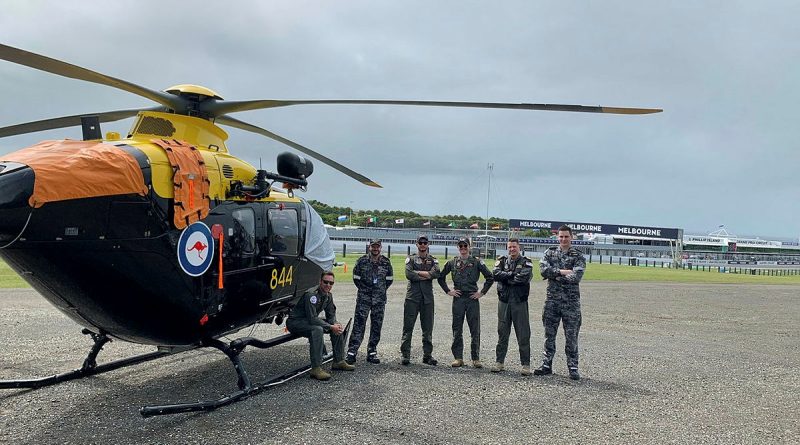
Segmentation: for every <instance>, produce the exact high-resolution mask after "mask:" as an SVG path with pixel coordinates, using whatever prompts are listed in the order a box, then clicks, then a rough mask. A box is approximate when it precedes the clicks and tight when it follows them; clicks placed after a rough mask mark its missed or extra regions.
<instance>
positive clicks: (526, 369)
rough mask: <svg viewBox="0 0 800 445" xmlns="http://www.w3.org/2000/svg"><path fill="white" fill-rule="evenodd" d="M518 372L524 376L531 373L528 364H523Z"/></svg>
mask: <svg viewBox="0 0 800 445" xmlns="http://www.w3.org/2000/svg"><path fill="white" fill-rule="evenodd" d="M519 373H520V374H522V375H524V376H529V375H531V367H530V366H529V365H523V366H522V371H520V372H519Z"/></svg>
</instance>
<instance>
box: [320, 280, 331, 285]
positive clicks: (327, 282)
mask: <svg viewBox="0 0 800 445" xmlns="http://www.w3.org/2000/svg"><path fill="white" fill-rule="evenodd" d="M322 282H323V283H325V284H327V285H328V286H333V281H328V280H322Z"/></svg>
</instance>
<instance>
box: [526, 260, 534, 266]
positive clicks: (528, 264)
mask: <svg viewBox="0 0 800 445" xmlns="http://www.w3.org/2000/svg"><path fill="white" fill-rule="evenodd" d="M525 265H526V266H528V267H533V263H531V262H530V261H525Z"/></svg>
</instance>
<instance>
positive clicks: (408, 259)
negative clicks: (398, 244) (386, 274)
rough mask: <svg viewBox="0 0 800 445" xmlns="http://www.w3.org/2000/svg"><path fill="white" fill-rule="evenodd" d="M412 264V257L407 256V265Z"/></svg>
mask: <svg viewBox="0 0 800 445" xmlns="http://www.w3.org/2000/svg"><path fill="white" fill-rule="evenodd" d="M410 262H411V257H410V256H407V257H406V264H408V263H410Z"/></svg>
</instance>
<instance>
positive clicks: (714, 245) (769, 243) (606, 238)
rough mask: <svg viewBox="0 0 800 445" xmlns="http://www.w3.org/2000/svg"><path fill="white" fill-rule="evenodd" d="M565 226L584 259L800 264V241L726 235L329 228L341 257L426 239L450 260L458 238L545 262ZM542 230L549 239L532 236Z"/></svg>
mask: <svg viewBox="0 0 800 445" xmlns="http://www.w3.org/2000/svg"><path fill="white" fill-rule="evenodd" d="M561 225H567V226H570V227H572V230H573V233H575V235H576V237H575V241H573V245H575V246H576V247H577V248H578V249H580V250H581V251H583V252H584V254H586V255H587V256H594V257H599V256H602V257H604V258H607V257H611V258H613V259H614V262H615V263H616V262H617V261H618V260H619V261H621V262H626V261H627V259H628V258H638V259H642V260H644V259H653V260H658V261H662V262H671V261H673V260H678V259H679V260H684V261H688V262H692V263H694V264H705V263H708V264H712V263H713V264H717V263H720V264H725V263H727V264H758V265H768V266H771V265H779V266H780V265H799V264H800V243H799V242H797V241H773V240H764V239H760V238H742V237H737V236H735V235H732V234H730V233H728V232H725V231H724V230H723V231H721V232H720V231H716V232H712V233H710V234H708V235H684V230H683V229H678V228H668V227H645V226H633V225H617V224H597V223H585V222H569V221H567V222H565V221H545V220H525V219H510V220H509V228H510V230H508V231H506V230H488V231H487V230H479V229H478V230H476V229H446V228H431V229H428V228H426V229H393V228H373V227H345V228H341V227H337V228H334V227H329V228H328V235H329V236H330V238H331V241H332V242H333V245H334V248H335V249H336V250H337V251H338V252H342V251H343V249H347V252H348V253H354V254H356V253H357V254H361V253H363V252H364V251H365V250H366V246H367V243H368V241H369V240H370V239H373V238H379V239H381V240H383V244H384V252H385V253H386V252H388V251H389V249H391V252H392V254H401V255H405V254H406V253H408V252H413V251H414V249H415V248H414V243H415V242H416V239H417V236H419V235H420V234H425V235H427V236H428V239H429V240H430V248H431V253H433V254H434V255H442V254H444V253H445V252H446V253H447V254H448V255H449V256H452V255H455V254H456V253H457V251H456V249H455V244H456V242H457V240H458V239H459V238H460V237H469V238H470V239H471V240H472V247H473V249H474V250H473V254H476V255H480V256H482V257H488V258H494V257H495V256H496V255H504V254H506V253H507V252H506V242H507V241H508V239H509V238H511V237H514V238H519V240H520V246H521V248H522V251H523V252H524V254H525V255H527V256H529V257H541V256H542V255H543V254H544V252H545V251H546V250H547V249H548V248H549V247H551V246H554V245H557V244H558V240H557V239H556V237H555V234H556V231H557V230H558V228H559V227H560V226H561ZM541 230H545V231H546V232H547V233H550V234H551V236H548V237H537V236H530V234H532V233H534V232H538V231H541ZM345 246H347V247H345ZM445 249H447V250H445Z"/></svg>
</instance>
